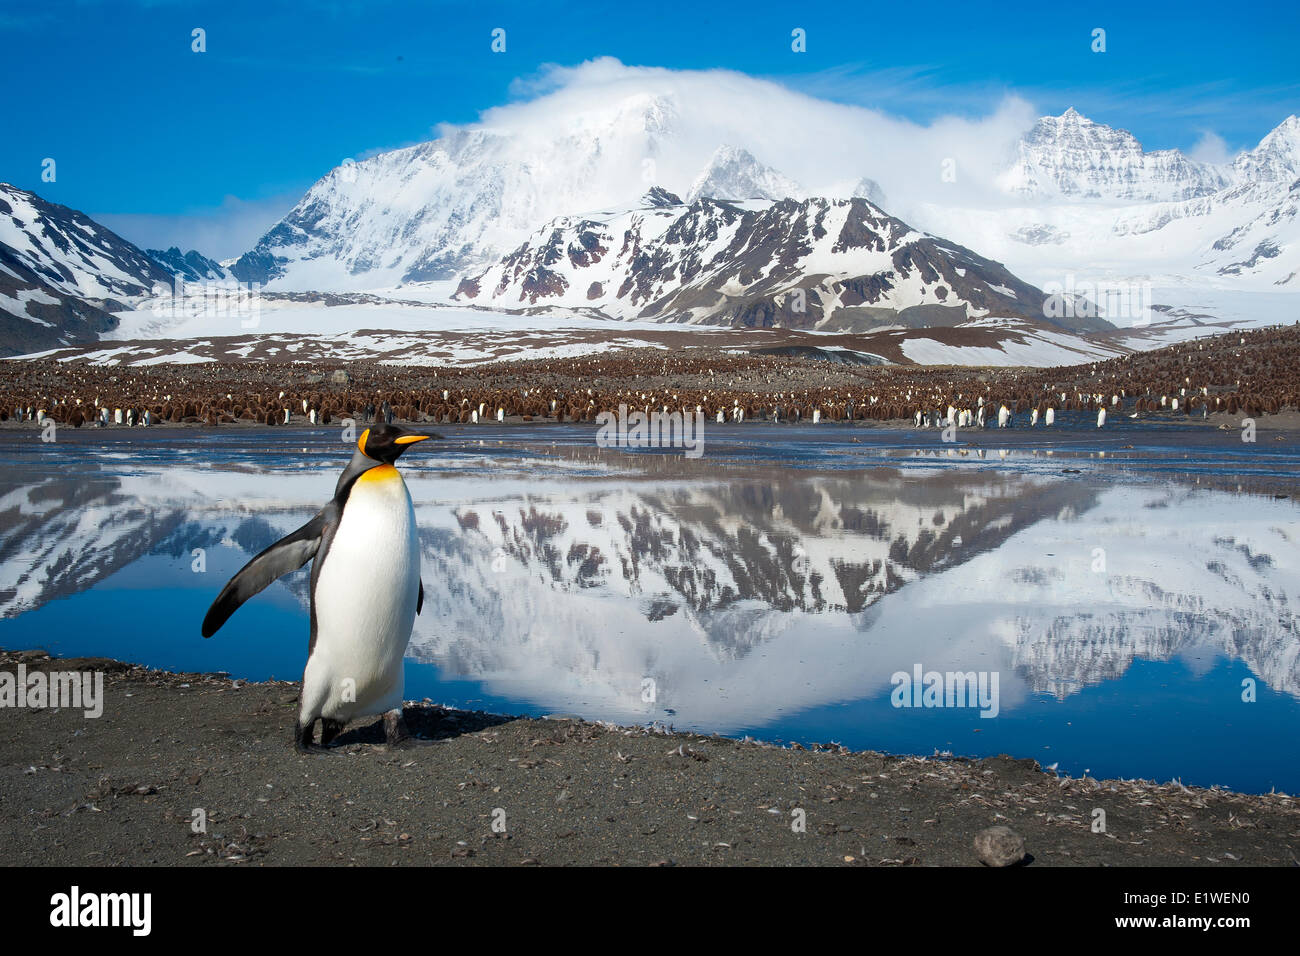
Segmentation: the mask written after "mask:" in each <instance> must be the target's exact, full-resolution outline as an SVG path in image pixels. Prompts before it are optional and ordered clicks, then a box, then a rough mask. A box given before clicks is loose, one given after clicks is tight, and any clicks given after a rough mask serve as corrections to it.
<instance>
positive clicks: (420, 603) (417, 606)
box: [415, 581, 424, 614]
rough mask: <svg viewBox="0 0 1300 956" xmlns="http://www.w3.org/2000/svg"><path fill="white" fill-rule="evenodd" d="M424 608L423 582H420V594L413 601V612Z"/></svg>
mask: <svg viewBox="0 0 1300 956" xmlns="http://www.w3.org/2000/svg"><path fill="white" fill-rule="evenodd" d="M423 610H424V582H423V581H421V582H420V596H419V597H418V598H417V599H416V601H415V613H416V614H419V613H420V612H421V611H423Z"/></svg>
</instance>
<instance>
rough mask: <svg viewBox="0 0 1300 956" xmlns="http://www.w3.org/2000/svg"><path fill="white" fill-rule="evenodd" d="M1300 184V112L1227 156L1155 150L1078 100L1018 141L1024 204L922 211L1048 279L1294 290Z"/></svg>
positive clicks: (950, 231) (1009, 177)
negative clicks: (1090, 114)
mask: <svg viewBox="0 0 1300 956" xmlns="http://www.w3.org/2000/svg"><path fill="white" fill-rule="evenodd" d="M1297 183H1300V119H1297V117H1295V116H1291V117H1289V118H1287V119H1286V120H1285V121H1284V122H1282V123H1281V124H1280V125H1279V126H1278V127H1277V128H1276V129H1274V130H1272V131H1271V132H1270V133H1269V134H1268V135H1266V136H1265V137H1264V138H1263V139H1262V140H1260V143H1259V145H1258V146H1256V147H1255V148H1253V149H1251V150H1247V151H1244V152H1242V153H1241V154H1239V155H1238V156H1237V157H1236V158H1235V159H1234V160H1233V161H1232V162H1231V163H1224V164H1218V165H1215V164H1210V163H1203V162H1197V161H1195V160H1192V159H1190V158H1188V157H1186V156H1184V155H1183V154H1182V153H1180V152H1179V151H1178V150H1159V151H1155V152H1149V153H1148V152H1144V151H1143V150H1142V147H1141V145H1140V144H1139V143H1138V141H1137V140H1136V139H1135V138H1134V137H1133V136H1132V135H1131V134H1130V133H1128V132H1126V131H1124V130H1117V129H1112V128H1111V127H1108V126H1104V125H1102V124H1099V123H1095V122H1093V121H1091V120H1089V119H1087V118H1086V117H1083V116H1081V115H1079V114H1078V113H1077V112H1075V111H1074V110H1067V111H1066V112H1065V113H1064V114H1063V115H1061V116H1056V117H1051V116H1049V117H1043V118H1042V119H1040V120H1039V121H1038V122H1037V124H1036V125H1035V126H1034V128H1033V129H1032V130H1031V131H1030V132H1029V133H1028V134H1027V135H1026V136H1025V137H1023V138H1022V139H1021V140H1020V141H1019V143H1018V144H1017V146H1016V155H1015V157H1014V160H1013V162H1012V164H1011V165H1010V167H1009V168H1008V169H1007V170H1006V171H1005V173H1003V174H1001V175H1000V176H999V177H998V179H997V185H998V187H999V189H1000V190H1001V191H1002V192H1003V193H1004V194H1005V195H1006V196H1007V197H1008V199H1010V200H1012V205H1009V206H1008V205H1005V204H993V205H989V204H983V205H979V206H965V205H962V204H946V203H939V202H923V203H921V204H920V205H919V206H918V207H917V208H916V209H915V210H914V211H913V212H912V216H913V221H915V222H917V223H918V224H919V225H921V226H922V227H924V228H927V229H930V230H931V231H935V232H939V233H941V234H943V235H945V236H949V237H951V238H953V239H955V240H957V241H959V242H963V243H965V244H967V245H970V246H972V247H974V248H977V249H979V250H980V251H981V252H983V253H984V254H986V255H990V256H993V257H996V258H997V259H999V260H1000V261H1003V262H1006V263H1007V265H1008V267H1009V268H1011V269H1013V270H1014V271H1016V272H1017V273H1018V274H1020V275H1023V276H1025V277H1026V278H1027V279H1029V280H1030V281H1033V282H1036V283H1039V284H1047V283H1049V282H1066V281H1069V280H1086V281H1089V282H1092V283H1094V284H1097V285H1106V286H1111V287H1117V286H1124V285H1126V284H1129V285H1131V284H1132V283H1135V282H1144V281H1145V282H1152V283H1154V284H1157V285H1162V286H1174V287H1176V286H1188V285H1199V286H1201V287H1203V288H1207V287H1211V286H1213V287H1222V286H1223V285H1224V284H1225V283H1227V284H1228V286H1227V287H1229V288H1236V289H1239V290H1242V291H1249V290H1266V289H1271V288H1276V287H1283V288H1288V289H1291V288H1300V283H1298V282H1297V275H1298V274H1300V219H1298V218H1297ZM1164 304H1167V305H1174V306H1180V305H1183V304H1184V303H1182V302H1166V303H1164Z"/></svg>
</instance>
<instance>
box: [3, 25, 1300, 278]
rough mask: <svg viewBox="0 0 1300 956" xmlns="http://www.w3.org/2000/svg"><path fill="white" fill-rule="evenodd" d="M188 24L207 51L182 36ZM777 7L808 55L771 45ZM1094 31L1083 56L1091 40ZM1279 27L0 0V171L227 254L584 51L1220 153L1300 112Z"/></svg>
mask: <svg viewBox="0 0 1300 956" xmlns="http://www.w3.org/2000/svg"><path fill="white" fill-rule="evenodd" d="M1225 10H1229V11H1231V13H1232V14H1233V15H1232V16H1225V15H1224V12H1225ZM195 27H202V28H203V29H204V30H206V34H207V35H206V40H207V52H205V53H194V52H192V51H191V30H192V29H193V28H195ZM495 27H502V28H504V29H505V30H506V31H507V33H506V38H507V42H506V52H505V53H503V54H497V53H493V52H492V51H491V49H490V44H491V31H492V29H493V28H495ZM794 27H801V28H803V29H805V30H806V31H807V38H808V39H807V52H806V53H802V54H796V53H793V52H792V51H791V49H790V31H791V29H793V28H794ZM1097 27H1101V28H1103V29H1105V30H1106V46H1107V49H1106V52H1105V53H1104V54H1097V53H1093V52H1092V50H1091V48H1090V45H1091V43H1092V36H1091V34H1092V31H1093V29H1094V28H1097ZM1297 40H1300V4H1295V3H1278V4H1269V5H1255V6H1251V5H1245V4H1237V5H1235V6H1232V7H1225V5H1223V4H1222V3H1215V4H1208V3H1196V2H1192V3H1179V4H1163V3H1158V4H1135V3H1132V2H1128V3H1089V4H1087V5H1084V6H1080V7H1079V8H1077V9H1065V8H1063V6H1062V5H1059V4H1054V3H1041V4H1027V3H1023V4H1022V3H1006V4H998V5H988V6H984V5H979V4H972V3H943V2H926V3H923V4H874V3H863V2H857V3H845V4H833V3H831V4H816V3H800V4H780V5H764V4H757V3H755V4H744V3H735V4H733V3H726V4H723V3H717V2H711V3H699V2H695V3H680V2H673V0H667V2H654V3H649V4H626V3H623V4H592V3H584V4H578V5H564V4H537V3H497V4H492V3H473V4H446V3H439V2H436V0H434V2H431V0H425V2H422V3H418V4H413V3H398V2H384V0H368V2H335V3H318V4H313V3H300V4H293V5H288V4H284V5H281V4H276V3H273V2H259V3H248V2H244V0H225V2H221V3H187V2H179V0H178V2H170V0H146V2H136V0H115V2H99V0H78V2H73V0H38V2H29V0H4V4H3V6H0V44H2V47H0V48H3V49H4V51H5V56H4V57H3V62H0V76H3V80H4V89H5V90H6V91H7V93H8V96H7V97H6V111H7V121H6V123H5V130H4V135H3V137H2V138H0V180H5V181H9V182H13V183H14V184H16V185H18V186H20V187H23V188H27V189H32V190H34V191H36V192H38V193H40V194H41V195H43V196H45V197H47V198H49V199H51V200H54V201H56V202H61V203H64V204H66V205H69V206H73V207H74V208H78V209H81V210H83V211H85V212H87V213H89V214H91V215H92V216H95V217H97V218H103V219H104V221H106V222H108V223H109V224H110V225H112V226H114V228H117V229H118V230H119V231H121V232H123V234H124V235H126V236H127V238H129V239H133V240H135V241H138V242H141V243H149V244H152V243H156V242H158V241H161V237H166V236H169V235H173V234H177V233H181V234H184V235H185V236H188V237H189V241H188V243H187V244H189V245H196V246H198V247H199V248H200V249H201V250H202V251H209V252H211V253H212V254H216V255H223V256H224V255H231V254H234V253H235V252H238V251H240V249H239V248H217V249H205V248H204V242H205V239H206V240H207V241H208V242H210V243H215V244H217V245H222V244H225V245H229V244H230V243H232V242H234V243H235V244H236V245H239V244H240V243H242V242H244V240H243V239H242V238H240V239H238V240H236V239H232V238H231V236H232V235H238V236H241V237H242V236H243V235H255V233H257V232H259V231H260V230H261V229H262V228H265V226H266V225H269V224H270V222H272V221H274V219H275V218H277V216H278V215H279V214H282V213H283V212H285V211H287V209H288V207H289V206H290V205H292V203H293V201H294V200H295V199H296V198H297V197H298V196H299V195H301V193H302V192H303V191H304V190H305V189H306V188H307V187H308V186H310V184H311V183H312V182H314V181H315V180H316V179H317V178H318V177H320V176H321V175H323V174H324V173H325V172H327V171H328V170H329V169H331V168H333V167H334V166H335V165H337V164H338V163H339V161H340V160H341V159H342V158H344V157H360V156H364V155H369V154H372V153H374V152H376V151H378V150H381V149H384V148H391V147H396V146H402V145H406V144H409V143H412V142H418V141H421V140H426V139H429V138H432V133H431V130H432V127H433V126H434V125H435V124H437V123H440V122H452V123H457V122H465V121H470V120H473V119H475V118H476V117H477V116H478V114H479V112H480V111H481V110H483V109H486V108H488V107H491V106H495V105H498V104H501V103H504V102H508V101H510V100H511V99H512V98H516V97H517V96H518V95H520V94H519V90H520V88H521V84H520V82H519V81H520V80H523V81H525V83H524V84H523V85H526V81H527V79H528V78H529V77H533V76H536V75H537V74H538V73H539V71H541V70H543V69H544V68H545V67H546V66H547V65H548V64H562V65H574V64H578V63H581V62H582V61H584V60H588V59H591V58H593V57H597V56H604V55H608V56H613V57H616V58H618V59H619V60H621V61H623V62H624V63H627V64H635V65H650V66H663V67H669V68H680V69H709V68H725V69H731V70H737V71H741V72H744V73H748V74H752V75H755V76H762V77H766V78H769V79H775V80H777V81H779V82H781V83H784V84H786V85H788V86H790V87H792V88H794V89H797V90H801V91H804V92H807V93H811V94H814V95H817V96H821V97H824V98H827V99H832V100H836V101H840V102H847V103H855V104H860V105H864V106H869V107H873V108H876V109H880V110H883V111H885V112H888V113H891V114H895V115H898V116H901V117H905V118H908V119H913V120H918V121H922V122H924V121H928V120H930V119H933V118H935V117H938V116H942V115H946V114H953V113H956V114H961V115H967V116H980V115H985V114H987V113H990V112H992V111H993V109H994V108H995V107H996V106H997V104H998V102H999V101H1000V100H1001V99H1002V98H1003V97H1004V96H1006V95H1007V94H1015V95H1018V96H1020V97H1023V98H1025V99H1026V100H1028V101H1029V102H1030V103H1032V104H1033V105H1034V106H1035V107H1036V108H1037V109H1039V110H1040V111H1041V112H1043V113H1059V112H1061V111H1062V110H1064V109H1065V108H1066V107H1067V106H1074V107H1076V108H1077V109H1079V110H1080V111H1081V112H1083V113H1085V114H1086V115H1088V116H1090V117H1092V118H1093V119H1096V120H1098V121H1100V122H1105V123H1108V124H1110V125H1113V126H1119V127H1123V128H1127V129H1129V130H1131V131H1132V132H1133V133H1134V134H1135V135H1137V136H1138V138H1139V139H1140V140H1141V141H1142V143H1143V145H1144V146H1145V147H1146V148H1147V149H1155V148H1164V147H1172V146H1176V147H1181V148H1184V149H1192V148H1193V147H1196V146H1197V145H1198V144H1200V145H1201V146H1202V147H1205V146H1206V144H1207V143H1210V144H1214V143H1217V142H1218V140H1219V139H1221V140H1222V144H1223V146H1226V148H1227V149H1228V150H1230V151H1232V150H1236V149H1238V148H1242V147H1248V146H1253V145H1254V144H1255V143H1256V142H1257V141H1258V140H1259V138H1260V137H1261V136H1263V135H1264V134H1265V133H1267V132H1268V130H1269V129H1271V128H1272V127H1274V126H1275V125H1277V123H1279V122H1281V121H1282V120H1283V119H1284V118H1285V117H1286V116H1287V115H1289V114H1291V113H1296V112H1300V71H1297V69H1296V67H1295V48H1296V44H1297ZM1207 136H1208V137H1209V138H1208V139H1207V138H1206V137H1207ZM1215 137H1217V138H1218V139H1215ZM45 157H52V158H54V159H55V160H56V161H57V164H58V165H57V181H56V182H54V183H47V182H42V181H41V162H42V160H43V159H44V158H45ZM205 223H210V224H211V225H212V226H213V229H211V230H207V229H205V228H204V226H205ZM247 245H251V241H248V242H247Z"/></svg>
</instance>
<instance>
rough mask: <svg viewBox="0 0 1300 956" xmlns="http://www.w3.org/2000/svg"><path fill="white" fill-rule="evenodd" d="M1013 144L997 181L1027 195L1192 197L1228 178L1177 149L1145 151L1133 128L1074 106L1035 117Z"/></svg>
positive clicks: (1218, 186)
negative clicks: (1011, 155) (1013, 156)
mask: <svg viewBox="0 0 1300 956" xmlns="http://www.w3.org/2000/svg"><path fill="white" fill-rule="evenodd" d="M1016 150H1017V156H1016V160H1015V163H1014V164H1013V165H1012V167H1011V168H1010V169H1009V170H1008V171H1007V172H1006V173H1005V174H1004V176H1003V178H1002V183H1001V184H1002V187H1003V188H1004V189H1005V190H1006V191H1007V192H1009V193H1011V194H1013V195H1016V196H1022V197H1025V198H1027V199H1031V200H1032V199H1041V198H1055V197H1067V198H1070V199H1107V200H1117V199H1118V200H1140V201H1146V202H1156V201H1162V200H1179V199H1194V198H1196V197H1197V196H1206V195H1209V194H1210V193H1212V192H1215V191H1216V190H1219V189H1223V188H1224V187H1226V186H1228V185H1230V184H1231V182H1232V179H1231V178H1230V177H1229V176H1228V175H1227V174H1226V173H1225V172H1224V171H1223V170H1220V169H1218V168H1216V167H1214V166H1211V165H1210V164H1208V163H1199V162H1196V161H1195V160H1192V159H1189V158H1188V157H1186V156H1184V155H1183V154H1182V153H1180V152H1179V151H1178V150H1176V149H1162V150H1158V151H1156V152H1151V153H1148V152H1144V151H1143V149H1142V144H1141V143H1139V142H1138V140H1137V137H1135V136H1134V135H1133V134H1132V133H1130V132H1128V131H1127V130H1121V129H1112V128H1111V127H1109V126H1103V125H1102V124H1101V123H1094V122H1093V121H1092V120H1090V119H1088V118H1087V117H1086V116H1082V115H1081V114H1079V113H1078V112H1077V111H1076V110H1075V109H1073V108H1070V109H1068V110H1066V111H1065V112H1064V113H1063V114H1061V115H1060V116H1044V117H1042V118H1041V119H1039V120H1038V122H1037V123H1035V124H1034V127H1033V129H1031V130H1030V131H1029V133H1028V135H1026V136H1025V137H1024V138H1023V139H1022V140H1020V142H1019V143H1018V144H1017V147H1016Z"/></svg>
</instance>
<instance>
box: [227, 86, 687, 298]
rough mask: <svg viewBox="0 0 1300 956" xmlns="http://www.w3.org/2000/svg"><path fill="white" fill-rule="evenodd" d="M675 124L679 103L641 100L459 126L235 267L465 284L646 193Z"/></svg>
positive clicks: (329, 278) (348, 279) (319, 206)
mask: <svg viewBox="0 0 1300 956" xmlns="http://www.w3.org/2000/svg"><path fill="white" fill-rule="evenodd" d="M674 118H675V110H674V107H673V104H672V102H671V100H669V99H667V98H664V97H659V96H654V95H650V94H644V95H634V96H630V97H627V98H623V99H619V100H616V101H614V102H612V103H609V104H605V105H603V106H588V107H587V108H584V109H583V110H582V111H580V112H574V113H570V114H568V115H565V116H556V117H555V118H554V123H553V124H551V126H550V128H548V129H545V130H532V131H516V130H505V129H496V128H493V127H487V126H476V127H468V128H457V129H452V130H450V131H449V132H448V133H447V134H446V135H445V136H443V137H441V138H440V139H437V140H434V141H432V142H429V143H422V144H420V145H418V146H410V147H407V148H405V149H398V150H393V151H391V152H387V153H381V154H379V155H378V156H374V157H371V158H369V159H365V160H362V161H361V162H357V163H351V162H349V163H344V164H343V165H341V166H339V167H338V168H336V169H334V170H333V171H331V172H330V173H329V174H328V175H326V176H325V177H324V178H322V179H321V180H320V181H319V182H317V183H316V184H315V185H314V186H312V188H311V189H310V190H308V192H307V194H306V195H305V196H304V197H303V198H302V199H301V200H300V201H299V202H298V204H297V205H296V206H295V207H294V208H293V209H292V210H291V211H290V212H289V214H288V215H287V216H286V217H285V218H284V219H283V220H282V221H281V222H280V223H278V224H277V225H276V226H275V227H274V228H273V229H271V230H270V231H269V232H268V233H267V234H266V235H265V236H263V237H262V239H261V241H260V242H258V244H257V246H256V247H255V248H254V249H253V250H251V251H250V252H249V253H247V254H245V255H244V256H243V257H241V258H240V259H239V261H238V262H236V263H235V264H234V266H232V267H231V272H232V273H233V274H234V275H235V276H236V277H237V278H238V279H241V280H243V281H251V282H274V283H275V285H274V286H273V288H284V289H293V290H301V289H332V290H340V289H367V288H375V287H379V286H390V285H395V284H397V283H398V282H419V281H434V280H451V279H455V278H459V277H460V276H461V275H463V274H464V273H465V272H466V271H469V270H472V269H474V268H475V267H479V268H481V267H482V266H483V265H485V264H486V263H487V262H490V261H491V260H492V259H493V258H495V257H496V256H498V255H500V254H501V253H502V252H503V251H505V250H507V249H511V248H514V246H516V245H518V243H519V241H520V240H521V239H522V238H523V237H524V236H526V235H527V234H528V233H529V232H530V231H531V230H533V229H535V228H537V226H538V225H540V224H541V223H543V222H546V221H547V220H548V219H552V218H554V217H556V216H559V215H565V214H572V213H574V212H575V211H578V210H581V209H587V208H591V207H592V206H593V205H597V206H598V205H601V204H605V203H614V202H618V203H626V202H628V201H629V200H630V199H631V198H632V197H635V196H637V195H640V193H641V192H642V191H644V189H645V188H646V185H647V184H646V183H645V182H643V181H642V179H641V177H642V175H643V170H645V169H647V168H652V167H648V166H647V165H646V164H647V163H653V162H654V159H655V157H656V156H657V155H658V154H659V152H660V151H661V148H662V144H663V143H664V141H665V137H666V136H667V135H668V134H669V131H670V130H671V129H672V126H673V122H674ZM652 178H653V177H652Z"/></svg>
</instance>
